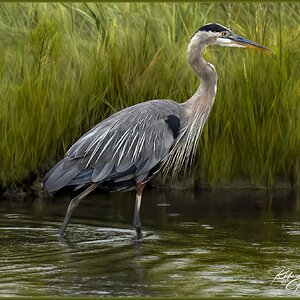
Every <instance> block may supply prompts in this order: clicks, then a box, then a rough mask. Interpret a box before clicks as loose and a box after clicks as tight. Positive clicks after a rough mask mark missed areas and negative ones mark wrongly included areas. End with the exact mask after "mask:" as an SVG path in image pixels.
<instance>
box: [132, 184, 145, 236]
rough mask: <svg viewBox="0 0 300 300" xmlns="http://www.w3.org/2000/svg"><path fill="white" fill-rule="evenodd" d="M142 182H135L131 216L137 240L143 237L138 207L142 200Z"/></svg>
mask: <svg viewBox="0 0 300 300" xmlns="http://www.w3.org/2000/svg"><path fill="white" fill-rule="evenodd" d="M144 186H145V185H144V184H142V183H137V184H136V196H135V206H134V216H133V227H134V229H135V232H136V237H137V239H138V240H140V239H142V238H143V233H142V224H141V221H140V207H141V202H142V193H143V189H144Z"/></svg>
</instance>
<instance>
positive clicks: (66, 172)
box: [42, 157, 80, 193]
mask: <svg viewBox="0 0 300 300" xmlns="http://www.w3.org/2000/svg"><path fill="white" fill-rule="evenodd" d="M79 173H80V170H79V168H78V162H77V161H76V160H70V158H68V157H65V158H64V159H62V160H61V161H60V162H58V163H57V164H56V165H55V166H54V167H53V168H52V169H51V170H50V171H49V172H48V173H47V174H46V176H45V178H44V179H43V182H42V188H43V189H44V190H45V191H47V192H49V193H53V192H55V191H58V190H59V189H61V188H63V187H64V186H66V185H68V183H69V182H70V181H71V180H72V179H73V178H74V177H76V175H78V174H79Z"/></svg>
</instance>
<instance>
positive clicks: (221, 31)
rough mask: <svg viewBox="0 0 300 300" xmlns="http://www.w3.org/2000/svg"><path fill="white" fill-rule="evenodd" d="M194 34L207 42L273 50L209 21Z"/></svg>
mask: <svg viewBox="0 0 300 300" xmlns="http://www.w3.org/2000/svg"><path fill="white" fill-rule="evenodd" d="M194 36H199V37H202V39H203V41H204V43H205V41H206V43H205V44H213V45H220V46H225V47H242V48H254V49H257V50H262V51H271V50H270V49H268V48H267V47H265V46H262V45H259V44H257V43H255V42H252V41H250V40H247V39H245V38H243V37H241V36H239V35H237V34H234V33H233V32H232V31H231V30H230V29H228V28H226V27H224V26H222V25H220V24H217V23H209V24H206V25H204V26H202V27H200V28H199V29H198V30H197V31H196V32H195V34H194Z"/></svg>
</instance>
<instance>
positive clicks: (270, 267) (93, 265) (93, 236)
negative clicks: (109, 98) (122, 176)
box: [0, 191, 300, 296]
mask: <svg viewBox="0 0 300 300" xmlns="http://www.w3.org/2000/svg"><path fill="white" fill-rule="evenodd" d="M71 198H72V195H60V196H59V195H58V196H56V197H53V198H45V199H42V198H34V199H33V198H26V197H25V198H22V199H21V198H11V199H4V198H2V199H1V200H0V217H1V218H0V248H1V254H2V255H1V257H0V296H8V295H10V296H29V295H34V296H51V295H56V296H76V295H77V296H79V295H80V296H97V295H98V296H101V295H102V296H106V295H109V296H183V295H184V296H244V295H249V296H250V295H251V296H252V295H262V296H279V295H280V296H299V295H300V294H299V293H300V290H299V291H297V292H296V293H294V291H291V290H286V289H285V287H286V282H284V281H277V282H274V283H273V284H272V280H273V278H274V276H276V272H278V270H280V268H285V269H290V270H291V271H292V272H293V274H295V275H299V276H300V267H299V258H300V253H299V250H300V245H299V238H300V221H299V195H298V196H297V195H296V194H289V193H288V192H284V191H281V192H279V191H277V192H273V193H270V192H262V191H248V192H247V191H244V192H232V191H231V192H227V191H215V192H202V193H199V192H187V191H171V192H160V193H158V192H155V191H149V192H148V193H145V196H144V199H143V205H142V211H141V215H142V221H143V225H144V234H145V239H144V241H142V242H138V241H136V240H135V238H134V232H133V230H132V228H131V221H132V213H133V206H134V195H133V194H131V193H124V194H122V193H120V194H118V193H115V194H94V195H90V196H88V197H87V199H85V201H83V203H82V205H80V206H79V207H78V208H77V210H75V212H74V216H73V218H72V219H71V222H70V224H69V227H68V228H67V231H66V237H65V238H60V237H59V236H58V230H59V228H60V224H61V222H62V220H63V217H64V213H65V209H66V207H67V205H68V202H69V200H70V199H71Z"/></svg>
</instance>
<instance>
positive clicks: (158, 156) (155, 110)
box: [43, 100, 180, 192]
mask: <svg viewBox="0 0 300 300" xmlns="http://www.w3.org/2000/svg"><path fill="white" fill-rule="evenodd" d="M179 128H180V106H179V105H178V104H177V103H176V102H173V101H170V100H152V101H148V102H144V103H140V104H137V105H134V106H131V107H128V108H126V109H124V110H122V111H120V112H118V113H115V114H113V115H111V116H110V117H109V118H107V119H105V120H103V121H102V122H100V123H99V124H98V125H96V126H95V127H94V128H92V129H91V130H90V131H88V132H87V133H86V134H85V135H83V136H82V137H81V138H80V139H79V140H78V141H77V142H76V143H75V144H74V145H73V146H72V147H71V148H70V149H69V150H68V152H67V153H66V155H65V158H64V159H63V160H62V161H60V162H59V163H58V164H57V165H56V166H54V168H53V169H52V170H50V172H49V173H48V174H47V175H46V177H45V180H44V183H43V186H44V189H45V190H47V191H49V192H52V191H56V190H58V189H60V188H62V187H63V186H65V185H79V186H80V185H84V184H87V183H92V182H97V183H100V182H103V181H107V180H113V181H115V182H121V181H125V180H130V179H135V181H137V182H143V181H146V180H147V178H148V176H149V173H150V172H151V170H153V168H155V167H156V166H157V165H158V164H160V163H161V162H162V161H163V160H164V159H165V158H166V157H167V156H168V154H169V151H170V149H171V148H172V146H173V144H174V141H175V138H176V136H177V135H178V132H179Z"/></svg>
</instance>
